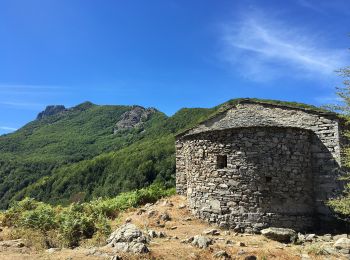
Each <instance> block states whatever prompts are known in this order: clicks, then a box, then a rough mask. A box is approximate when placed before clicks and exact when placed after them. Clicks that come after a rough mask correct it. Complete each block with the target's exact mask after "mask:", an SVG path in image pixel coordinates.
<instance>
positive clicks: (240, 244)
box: [238, 242, 246, 247]
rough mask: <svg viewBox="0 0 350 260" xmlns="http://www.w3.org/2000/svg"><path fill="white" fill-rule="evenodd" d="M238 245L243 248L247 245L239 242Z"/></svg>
mask: <svg viewBox="0 0 350 260" xmlns="http://www.w3.org/2000/svg"><path fill="white" fill-rule="evenodd" d="M238 245H239V246H241V247H244V246H246V244H245V243H243V242H238Z"/></svg>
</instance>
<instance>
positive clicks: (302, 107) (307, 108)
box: [175, 98, 339, 138]
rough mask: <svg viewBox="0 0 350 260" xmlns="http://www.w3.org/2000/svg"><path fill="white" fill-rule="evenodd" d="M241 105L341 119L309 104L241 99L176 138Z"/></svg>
mask: <svg viewBox="0 0 350 260" xmlns="http://www.w3.org/2000/svg"><path fill="white" fill-rule="evenodd" d="M240 104H258V105H262V106H265V107H277V108H282V109H286V110H299V111H303V112H305V113H309V114H316V115H320V116H323V117H326V118H332V119H334V118H339V115H338V114H337V113H334V112H331V111H327V110H326V109H322V108H318V107H315V106H312V105H307V104H301V103H293V102H283V101H277V100H263V99H251V98H239V99H233V100H230V101H228V102H227V103H225V104H224V105H223V106H222V107H221V108H219V110H218V111H217V112H216V113H214V114H213V115H211V116H210V117H208V118H207V119H205V120H203V121H201V122H199V123H197V124H196V125H195V126H193V127H191V128H189V129H187V130H184V131H182V132H180V133H178V134H176V135H175V137H176V138H179V137H181V136H184V135H186V134H187V133H188V132H189V131H191V130H193V129H196V128H197V127H198V126H199V125H201V124H204V123H206V122H208V121H209V120H212V119H213V118H216V117H218V116H220V115H222V114H224V113H226V112H227V111H228V110H230V109H232V108H236V107H237V106H239V105H240Z"/></svg>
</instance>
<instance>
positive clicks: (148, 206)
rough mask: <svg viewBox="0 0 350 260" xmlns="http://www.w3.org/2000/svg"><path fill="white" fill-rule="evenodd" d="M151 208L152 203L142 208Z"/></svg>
mask: <svg viewBox="0 0 350 260" xmlns="http://www.w3.org/2000/svg"><path fill="white" fill-rule="evenodd" d="M151 206H153V204H152V203H147V204H146V205H145V206H144V208H145V209H148V208H150V207H151Z"/></svg>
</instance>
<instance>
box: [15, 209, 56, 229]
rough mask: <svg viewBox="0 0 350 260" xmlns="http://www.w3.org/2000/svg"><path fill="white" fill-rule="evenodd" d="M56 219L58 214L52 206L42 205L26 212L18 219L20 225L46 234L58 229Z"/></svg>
mask: <svg viewBox="0 0 350 260" xmlns="http://www.w3.org/2000/svg"><path fill="white" fill-rule="evenodd" d="M55 217H56V212H55V210H54V209H53V208H52V207H51V206H50V205H47V204H44V203H40V204H39V205H38V206H37V207H36V208H35V209H32V210H28V211H24V212H23V213H22V214H21V216H20V217H19V219H18V224H19V225H20V226H21V227H24V228H29V229H35V230H39V231H41V232H42V233H45V232H47V231H49V230H52V229H55V228H56V227H57V222H56V220H55Z"/></svg>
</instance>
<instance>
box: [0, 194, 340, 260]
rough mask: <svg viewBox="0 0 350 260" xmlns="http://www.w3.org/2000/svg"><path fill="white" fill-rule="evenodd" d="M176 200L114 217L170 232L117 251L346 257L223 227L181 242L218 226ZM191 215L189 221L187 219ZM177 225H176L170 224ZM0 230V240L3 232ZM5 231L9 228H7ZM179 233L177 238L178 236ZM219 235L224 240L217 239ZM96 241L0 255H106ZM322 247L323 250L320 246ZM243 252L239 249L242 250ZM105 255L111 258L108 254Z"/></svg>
mask: <svg viewBox="0 0 350 260" xmlns="http://www.w3.org/2000/svg"><path fill="white" fill-rule="evenodd" d="M167 200H168V201H169V202H171V203H172V204H173V206H172V207H170V206H166V205H164V201H165V200H162V201H159V202H157V203H156V204H155V205H153V206H151V207H150V208H148V209H147V210H148V211H151V210H154V211H155V212H156V214H154V216H152V217H148V214H147V212H145V213H142V214H138V211H139V209H130V210H128V211H127V212H124V213H123V214H121V215H120V217H119V218H118V219H117V220H115V221H113V222H112V223H111V224H112V227H113V230H114V229H115V228H117V226H119V225H121V224H122V223H125V221H126V219H127V218H130V219H131V223H133V224H135V225H137V226H138V227H140V228H142V229H148V230H150V229H151V230H155V231H163V232H165V233H166V234H167V238H155V239H152V241H151V244H150V245H149V248H150V250H151V253H149V254H146V255H143V256H137V255H128V254H118V255H121V256H123V259H170V260H172V259H174V260H175V259H176V260H180V259H181V260H182V259H198V260H206V259H213V254H214V253H215V252H217V251H219V250H225V251H226V252H227V253H228V254H229V255H230V256H231V257H232V259H244V258H245V257H246V256H248V255H255V256H257V257H258V259H259V260H263V259H264V260H265V259H266V260H271V259H278V260H299V259H301V254H302V253H308V254H309V256H310V257H311V259H327V260H328V259H345V258H341V257H340V256H330V255H322V254H320V250H318V249H319V248H318V247H317V248H310V247H303V246H301V245H288V246H286V245H284V244H281V243H278V242H275V241H271V240H268V239H266V238H264V237H263V236H260V235H249V234H234V233H231V234H230V235H225V234H224V230H221V231H220V233H221V235H220V236H211V238H213V239H216V241H215V243H214V244H213V245H211V246H210V247H209V248H208V249H199V248H196V247H193V246H192V245H190V244H184V243H181V240H183V239H186V238H189V237H191V236H195V235H199V234H201V233H202V232H203V231H204V230H208V229H210V228H215V229H218V228H217V227H215V226H210V225H209V224H208V223H206V222H204V221H202V220H198V219H196V218H195V217H193V216H192V215H191V213H190V212H189V211H188V210H187V208H183V209H179V208H178V206H179V205H180V204H186V199H185V198H184V197H181V196H173V197H170V198H168V199H167ZM163 213H168V214H169V215H170V217H171V221H168V222H160V224H164V225H165V226H164V227H159V224H158V223H157V220H158V219H159V216H160V215H161V214H163ZM186 218H191V220H190V221H188V220H185V219H186ZM174 226H176V227H177V228H176V229H171V227H174ZM2 233H3V232H1V233H0V240H1V234H2ZM5 233H6V232H5ZM175 237H177V239H176V238H175ZM218 238H220V239H221V240H217V239H218ZM226 240H231V241H232V242H233V244H230V245H227V244H226V243H225V241H226ZM239 242H243V243H244V244H245V245H246V246H244V247H242V246H239ZM94 243H95V242H94V241H85V243H84V244H83V245H82V247H80V248H76V249H74V250H71V249H63V250H61V251H58V252H55V253H53V254H51V255H50V254H48V253H47V252H45V251H38V250H34V251H29V252H27V253H23V254H19V253H17V252H0V259H1V260H2V259H4V260H7V259H21V260H22V259H30V260H32V259H67V258H68V259H69V258H72V259H74V260H75V259H103V258H101V257H98V256H91V255H88V252H89V249H88V247H90V246H91V245H92V244H94ZM99 251H101V252H106V253H108V254H109V255H113V251H112V249H111V248H107V247H104V248H101V249H99ZM321 251H322V250H321ZM239 252H240V253H239ZM105 259H109V257H106V258H105Z"/></svg>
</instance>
